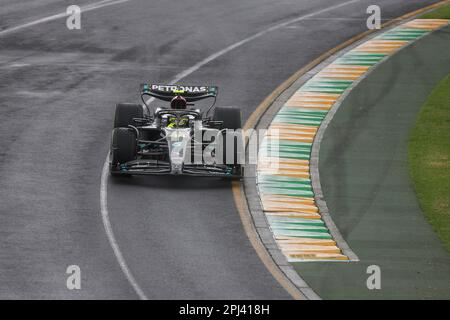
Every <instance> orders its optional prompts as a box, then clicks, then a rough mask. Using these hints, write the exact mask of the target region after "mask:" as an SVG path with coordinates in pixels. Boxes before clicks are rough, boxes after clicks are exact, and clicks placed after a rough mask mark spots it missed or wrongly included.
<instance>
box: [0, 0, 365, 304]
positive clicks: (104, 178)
mask: <svg viewBox="0 0 450 320" xmlns="http://www.w3.org/2000/svg"><path fill="white" fill-rule="evenodd" d="M128 1H130V0H113V1H110V0H103V1H100V2H97V3H94V4H91V5H87V6H85V7H82V8H81V11H82V12H86V11H91V10H95V9H99V8H102V7H106V6H110V5H114V4H119V3H123V2H128ZM359 1H360V0H350V1H346V2H343V3H340V4H337V5H334V6H331V7H328V8H325V9H321V10H318V11H315V12H312V13H310V14H306V15H303V16H299V17H297V18H294V19H291V20H288V21H285V22H282V23H279V24H277V25H274V26H272V27H270V28H267V29H265V30H263V31H260V32H258V33H256V34H254V35H253V36H250V37H248V38H245V39H243V40H241V41H238V42H236V43H234V44H232V45H230V46H228V47H226V48H224V49H222V50H220V51H218V52H216V53H213V54H212V55H210V56H208V57H206V58H205V59H203V60H201V61H199V62H198V63H196V64H195V65H193V66H192V67H190V68H188V69H186V70H184V71H182V72H180V73H179V74H177V75H175V77H174V78H173V79H172V81H171V83H176V82H178V81H180V80H182V79H183V78H185V77H187V76H189V75H190V74H192V73H194V72H195V71H197V70H198V69H200V68H201V67H203V66H204V65H206V64H208V63H209V62H211V61H213V60H215V59H217V58H219V57H221V56H223V55H224V54H226V53H228V52H230V51H232V50H234V49H236V48H238V47H241V46H243V45H244V44H246V43H248V42H250V41H253V40H255V39H257V38H260V37H262V36H264V35H266V34H267V33H269V32H272V31H275V30H278V29H280V28H283V27H285V26H288V25H290V24H292V23H295V22H299V21H302V20H305V19H308V18H311V17H314V16H316V15H318V14H321V13H325V12H328V11H332V10H335V9H338V8H341V7H344V6H346V5H349V4H352V3H355V2H359ZM64 17H67V14H66V12H62V13H59V14H55V15H52V16H48V17H46V18H42V19H39V20H35V21H32V22H28V23H25V24H22V25H19V26H16V27H12V28H9V29H5V30H3V31H0V36H3V35H6V34H9V33H12V32H15V31H18V30H22V29H25V28H29V27H32V26H35V25H38V24H42V23H45V22H49V21H53V20H57V19H60V18H64ZM151 101H153V99H152V98H151V99H149V100H148V101H147V103H150V102H151ZM108 158H109V156H108V155H107V156H106V159H105V162H104V164H103V169H102V175H101V182H100V210H101V214H102V221H103V225H104V227H105V231H106V234H107V236H108V240H109V243H110V245H111V248H112V249H113V251H114V255H115V256H116V259H117V262H118V263H119V265H120V268H121V269H122V272H123V273H124V274H125V276H126V278H127V279H128V282H129V283H130V284H131V286H132V287H133V289H134V291H136V293H137V295H138V296H139V298H140V299H142V300H147V299H148V298H147V296H146V295H145V293H144V292H143V290H142V289H141V288H140V286H139V285H138V283H137V282H136V280H135V278H134V276H133V274H132V273H131V271H130V269H129V268H128V266H127V264H126V262H125V259H124V258H123V255H122V253H121V251H120V248H119V245H118V244H117V241H116V239H115V237H114V233H113V230H112V227H111V223H110V220H109V214H108V176H109V159H108Z"/></svg>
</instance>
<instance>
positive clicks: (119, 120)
mask: <svg viewBox="0 0 450 320" xmlns="http://www.w3.org/2000/svg"><path fill="white" fill-rule="evenodd" d="M143 117H144V109H143V108H142V105H140V104H135V103H118V104H117V105H116V114H115V117H114V128H121V127H128V125H130V124H131V125H133V124H135V123H134V121H133V118H143Z"/></svg>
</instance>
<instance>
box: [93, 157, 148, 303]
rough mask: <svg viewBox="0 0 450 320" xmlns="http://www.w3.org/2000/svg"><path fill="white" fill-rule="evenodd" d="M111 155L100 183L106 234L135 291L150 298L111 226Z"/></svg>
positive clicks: (104, 165)
mask: <svg viewBox="0 0 450 320" xmlns="http://www.w3.org/2000/svg"><path fill="white" fill-rule="evenodd" d="M108 160H109V155H108V156H107V157H106V160H105V163H104V164H103V170H102V177H101V183H100V211H101V213H102V221H103V226H104V227H105V231H106V235H107V236H108V240H109V243H110V245H111V248H112V249H113V251H114V255H115V256H116V259H117V262H119V265H120V268H121V269H122V272H123V273H124V274H125V277H126V278H127V279H128V282H129V283H130V284H131V286H132V287H133V289H134V291H135V292H136V293H137V295H138V296H139V298H140V299H142V300H148V299H147V296H146V295H145V293H144V291H142V289H141V287H139V285H138V283H137V282H136V280H135V279H134V276H133V274H132V273H131V271H130V269H129V268H128V266H127V263H126V262H125V259H124V257H123V255H122V252H121V251H120V248H119V245H118V244H117V241H116V238H115V237H114V232H113V230H112V227H111V223H110V221H109V215H108V175H109V161H108Z"/></svg>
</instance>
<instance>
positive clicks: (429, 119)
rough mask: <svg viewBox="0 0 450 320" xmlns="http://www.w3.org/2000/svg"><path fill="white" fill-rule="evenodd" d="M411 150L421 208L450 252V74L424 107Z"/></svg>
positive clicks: (418, 120)
mask: <svg viewBox="0 0 450 320" xmlns="http://www.w3.org/2000/svg"><path fill="white" fill-rule="evenodd" d="M408 147H409V150H408V151H409V169H410V174H411V177H412V180H413V182H414V187H415V190H416V193H417V196H418V199H419V202H420V205H421V208H422V210H423V211H424V213H425V216H426V217H427V219H428V221H429V222H430V224H431V225H432V226H433V228H434V230H435V231H436V232H437V234H438V235H439V237H440V238H441V240H442V241H443V243H444V245H445V247H446V248H447V250H448V251H449V252H450V75H449V76H447V77H446V78H445V79H444V80H442V81H441V82H440V83H439V85H438V86H437V87H436V88H435V89H434V90H433V92H432V93H431V95H430V96H429V97H428V99H427V101H426V102H425V104H424V105H423V107H422V109H421V111H420V113H419V116H418V118H417V122H416V124H415V127H414V129H413V132H412V134H411V137H410V141H409V146H408Z"/></svg>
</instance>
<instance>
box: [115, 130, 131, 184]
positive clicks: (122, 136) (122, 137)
mask: <svg viewBox="0 0 450 320" xmlns="http://www.w3.org/2000/svg"><path fill="white" fill-rule="evenodd" d="M136 153H137V145H136V133H135V132H134V131H133V130H131V129H127V128H115V129H114V130H113V133H112V142H111V174H113V175H114V171H115V170H116V171H117V169H116V168H117V165H119V164H122V163H126V162H128V161H131V160H135V159H136Z"/></svg>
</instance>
